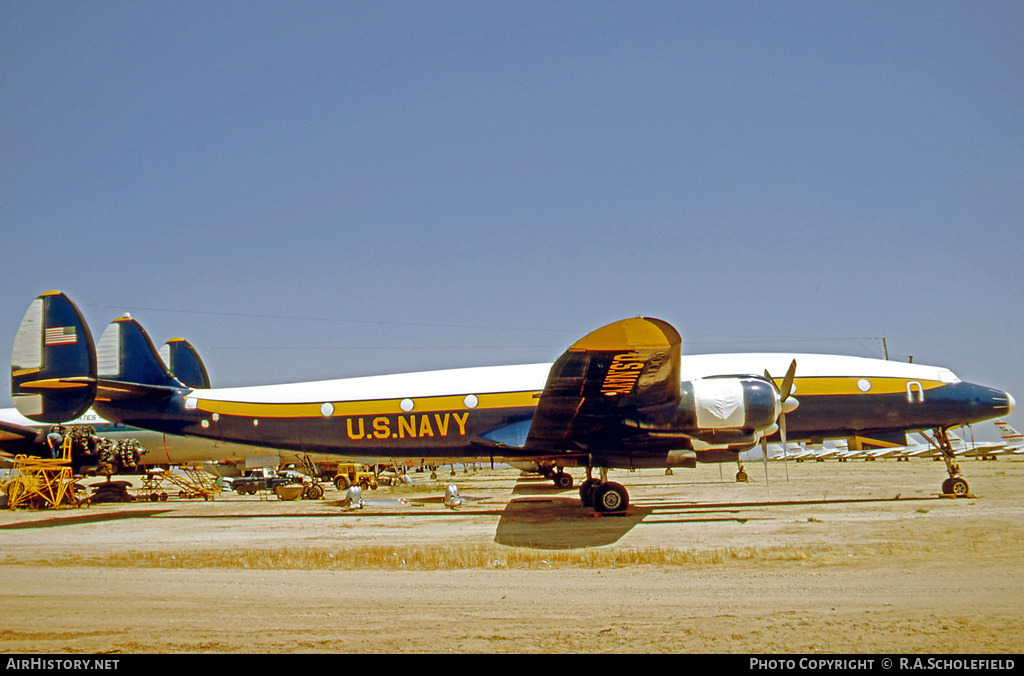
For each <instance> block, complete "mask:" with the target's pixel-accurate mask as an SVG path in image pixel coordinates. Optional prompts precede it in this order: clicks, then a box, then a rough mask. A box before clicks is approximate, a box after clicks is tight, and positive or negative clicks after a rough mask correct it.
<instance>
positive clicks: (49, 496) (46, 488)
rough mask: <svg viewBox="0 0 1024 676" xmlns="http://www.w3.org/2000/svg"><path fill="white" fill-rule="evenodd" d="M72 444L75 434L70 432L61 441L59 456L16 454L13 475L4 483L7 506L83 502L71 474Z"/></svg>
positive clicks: (45, 506)
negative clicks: (76, 490)
mask: <svg viewBox="0 0 1024 676" xmlns="http://www.w3.org/2000/svg"><path fill="white" fill-rule="evenodd" d="M71 446H72V440H71V437H70V436H66V437H64V440H63V441H62V442H61V445H60V449H61V455H60V457H59V458H37V457H33V456H28V455H19V456H16V457H15V458H14V469H13V470H12V471H11V478H10V480H8V481H7V483H6V484H5V485H4V492H5V493H6V494H7V506H8V507H9V508H10V509H18V508H19V507H21V508H29V509H51V508H55V507H61V506H74V507H77V506H78V505H79V504H81V501H80V500H79V499H78V497H77V496H76V495H75V481H74V477H73V476H72V474H71Z"/></svg>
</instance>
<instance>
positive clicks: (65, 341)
mask: <svg viewBox="0 0 1024 676" xmlns="http://www.w3.org/2000/svg"><path fill="white" fill-rule="evenodd" d="M95 396H96V350H95V348H94V345H93V341H92V334H91V333H90V332H89V327H88V325H86V323H85V318H84V317H83V316H82V313H81V312H80V311H79V309H78V308H77V307H76V306H75V304H74V303H73V302H71V299H70V298H68V297H67V296H66V295H64V294H63V293H61V292H59V291H47V292H46V293H44V294H42V295H41V296H39V297H38V298H36V299H35V300H34V301H32V304H31V305H29V308H28V311H26V312H25V316H24V317H23V318H22V320H21V325H20V326H18V333H17V334H16V335H15V337H14V349H13V351H12V353H11V398H12V399H13V401H14V405H15V407H16V408H17V409H18V412H19V413H21V414H22V415H23V416H25V417H26V418H30V419H32V420H35V421H37V422H45V423H59V422H65V421H67V420H72V419H74V418H77V417H78V416H80V415H82V414H83V413H85V412H86V411H87V410H88V409H89V407H90V406H91V405H92V402H93V398H94V397H95Z"/></svg>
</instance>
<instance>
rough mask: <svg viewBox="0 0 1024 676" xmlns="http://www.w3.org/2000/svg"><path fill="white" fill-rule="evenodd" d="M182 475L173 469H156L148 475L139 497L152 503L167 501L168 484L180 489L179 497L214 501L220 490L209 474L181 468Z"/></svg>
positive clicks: (192, 468) (193, 468) (198, 470)
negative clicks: (146, 498) (147, 498)
mask: <svg viewBox="0 0 1024 676" xmlns="http://www.w3.org/2000/svg"><path fill="white" fill-rule="evenodd" d="M179 469H180V473H179V472H176V471H174V470H173V469H168V470H165V469H155V470H150V471H149V472H147V473H146V477H145V478H144V479H143V480H142V489H141V490H140V491H139V493H138V495H139V497H140V498H143V499H144V498H145V497H146V496H148V497H149V500H150V502H156V501H157V500H166V499H167V491H166V490H165V489H166V484H173V485H175V486H177V487H178V497H180V498H186V499H189V500H198V499H199V498H202V499H203V500H213V499H214V498H215V497H216V496H217V494H218V493H220V488H218V487H217V484H216V483H214V478H213V477H212V476H210V474H208V473H207V472H205V471H204V470H202V469H199V468H196V467H181V468H179Z"/></svg>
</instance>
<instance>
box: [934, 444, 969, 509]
mask: <svg viewBox="0 0 1024 676" xmlns="http://www.w3.org/2000/svg"><path fill="white" fill-rule="evenodd" d="M935 440H936V442H937V444H938V447H939V452H940V456H941V457H942V459H943V461H944V462H945V463H946V471H947V472H949V478H948V479H946V480H945V481H943V482H942V494H943V495H953V496H956V497H958V498H962V497H966V496H967V495H969V494H970V492H971V487H970V486H969V485H968V484H967V481H966V480H965V479H964V478H963V477H962V476H961V475H960V465H957V464H955V463H954V462H953V461H954V460H955V459H956V454H955V453H954V452H953V446H952V444H950V443H949V436H948V435H947V434H946V430H945V429H943V428H937V429H936V430H935Z"/></svg>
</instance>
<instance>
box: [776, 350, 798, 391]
mask: <svg viewBox="0 0 1024 676" xmlns="http://www.w3.org/2000/svg"><path fill="white" fill-rule="evenodd" d="M795 377H796V359H794V360H793V363H792V364H790V365H789V370H788V371H786V377H785V378H783V380H782V388H781V389H780V390H779V394H780V395H781V396H782V400H783V401H785V400H787V399H789V396H790V395H791V394H793V379H794V378H795Z"/></svg>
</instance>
